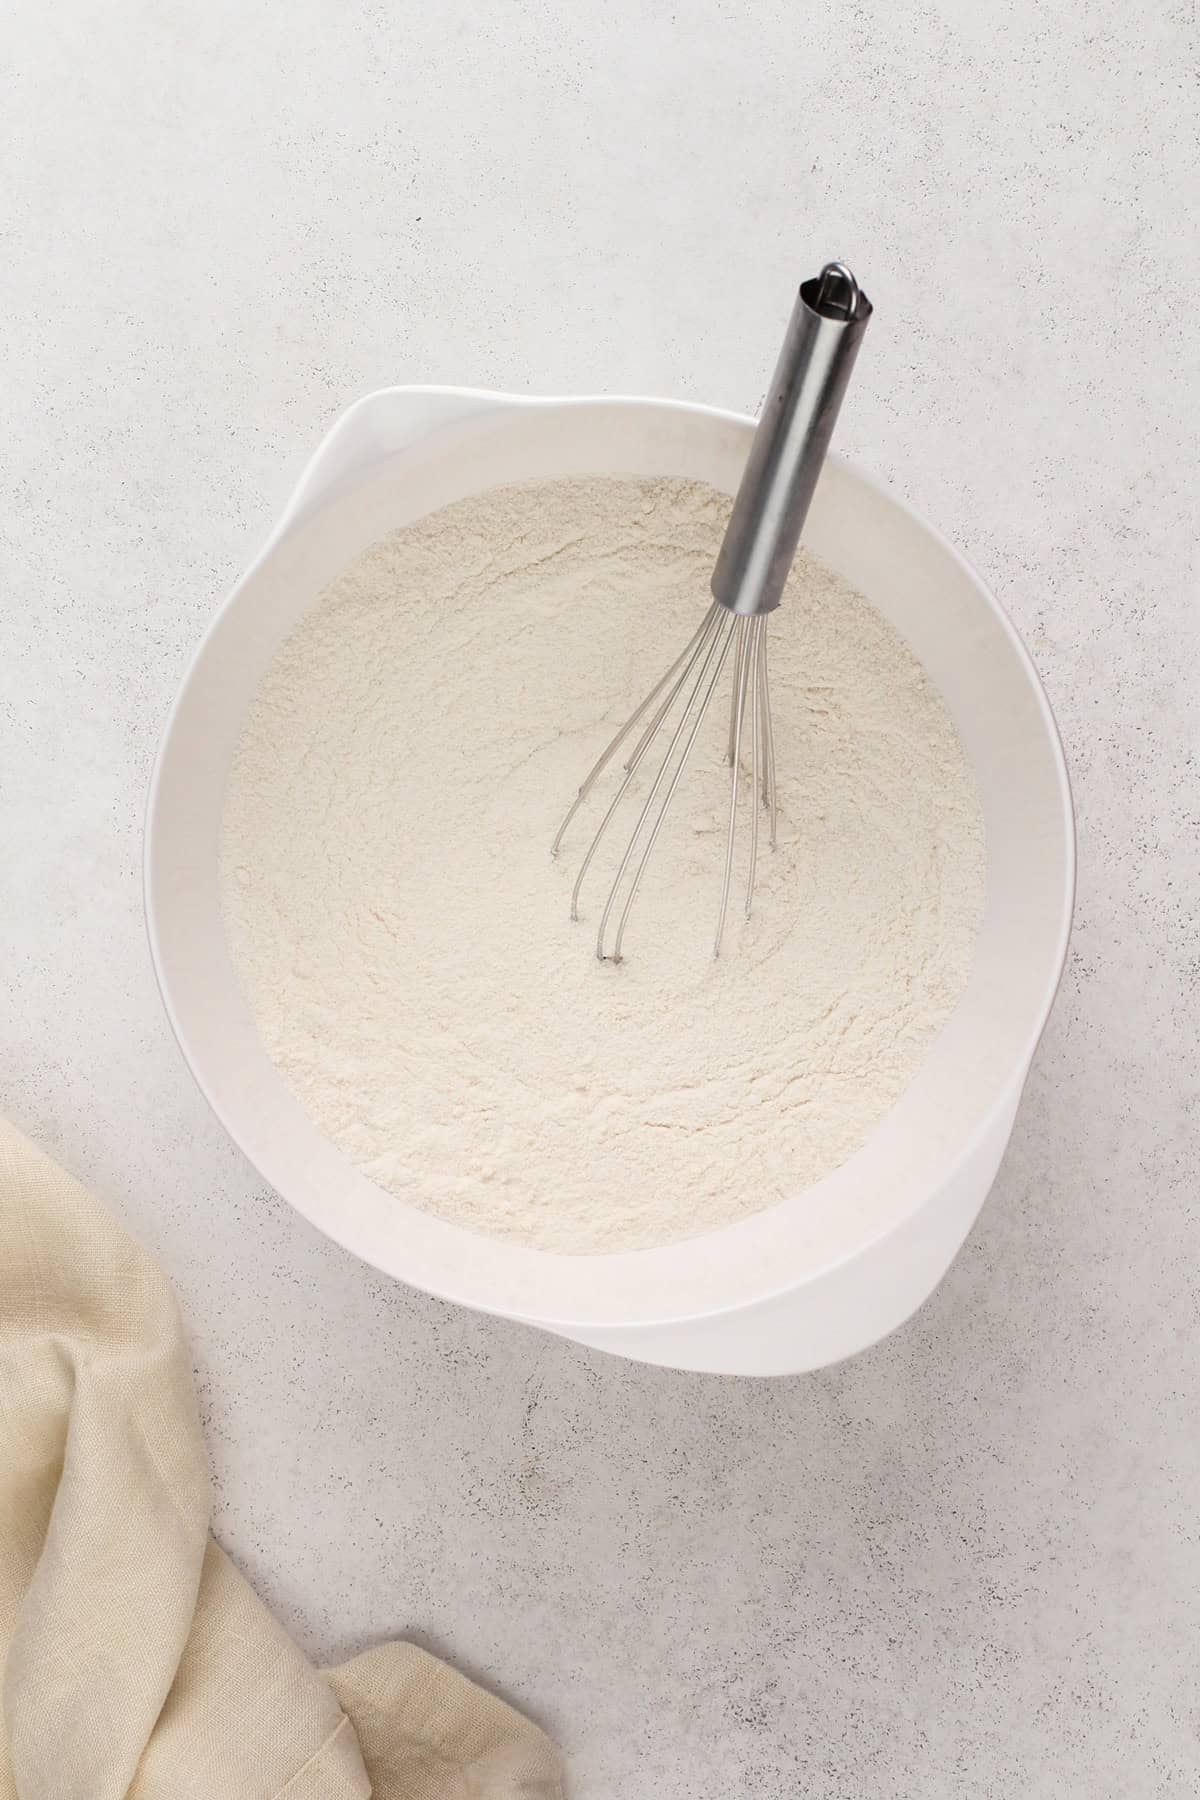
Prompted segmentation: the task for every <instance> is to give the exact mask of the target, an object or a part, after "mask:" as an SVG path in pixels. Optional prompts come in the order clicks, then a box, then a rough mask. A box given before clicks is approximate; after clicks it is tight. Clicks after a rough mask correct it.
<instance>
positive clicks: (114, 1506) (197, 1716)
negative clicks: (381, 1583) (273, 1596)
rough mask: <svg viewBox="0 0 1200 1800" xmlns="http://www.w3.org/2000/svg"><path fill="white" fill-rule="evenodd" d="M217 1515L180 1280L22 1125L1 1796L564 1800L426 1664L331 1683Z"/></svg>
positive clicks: (421, 1658) (332, 1675)
mask: <svg viewBox="0 0 1200 1800" xmlns="http://www.w3.org/2000/svg"><path fill="white" fill-rule="evenodd" d="M208 1515H209V1494H208V1476H207V1471H206V1468H205V1459H204V1449H203V1444H202V1441H201V1437H200V1429H199V1425H198V1423H197V1417H196V1404H195V1397H194V1394H193V1391H192V1382H191V1374H190V1370H189V1366H188V1358H187V1354H186V1350H185V1347H184V1342H183V1337H182V1333H181V1330H180V1323H179V1316H178V1313H177V1311H176V1307H175V1301H174V1297H173V1295H172V1293H171V1290H170V1288H169V1286H168V1284H167V1282H166V1280H165V1278H164V1277H163V1276H162V1275H161V1274H160V1273H159V1272H158V1270H157V1269H155V1268H154V1266H153V1265H152V1264H151V1263H150V1261H149V1260H148V1258H147V1257H145V1256H144V1255H143V1254H142V1252H141V1251H140V1250H139V1249H138V1247H137V1246H136V1245H135V1244H134V1243H132V1242H131V1240H130V1239H129V1238H128V1237H126V1235H125V1234H124V1232H123V1231H122V1230H121V1229H120V1228H119V1227H118V1225H117V1224H116V1223H115V1221H114V1220H113V1219H112V1218H111V1217H110V1216H109V1215H108V1214H107V1213H106V1212H105V1211H104V1210H103V1209H102V1208H101V1207H100V1206H99V1205H98V1204H97V1203H96V1202H95V1201H94V1200H93V1199H92V1198H91V1196H90V1195H89V1194H87V1193H86V1192H85V1191H84V1189H83V1188H81V1187H80V1186H79V1185H78V1184H77V1183H76V1182H74V1181H72V1180H71V1179H70V1177H69V1176H67V1175H65V1174H64V1173H63V1172H62V1170H61V1169H59V1168H57V1167H56V1166H55V1164H54V1163H52V1162H50V1161H49V1160H48V1159H47V1158H46V1157H44V1156H42V1155H41V1154H40V1153H39V1152H38V1151H36V1150H34V1149H33V1148H32V1147H31V1146H30V1145H29V1144H27V1143H26V1142H25V1140H24V1139H23V1138H22V1137H20V1136H19V1135H18V1134H17V1133H16V1132H14V1131H13V1130H12V1129H11V1127H8V1126H5V1125H3V1124H0V1669H2V1670H3V1696H2V1713H0V1718H2V1721H3V1723H2V1726H0V1800H121V1797H123V1796H128V1797H129V1800H283V1797H284V1796H286V1800H343V1797H345V1800H349V1797H350V1796H354V1797H355V1800H359V1797H365V1796H369V1795H373V1796H374V1797H375V1800H517V1797H518V1796H519V1797H520V1800H560V1796H561V1787H560V1785H559V1775H558V1758H557V1754H556V1752H555V1750H554V1748H553V1746H552V1745H551V1744H550V1742H549V1740H548V1739H547V1738H545V1737H544V1736H543V1735H542V1733H541V1732H540V1731H538V1730H537V1729H536V1728H535V1727H534V1726H532V1725H530V1724H529V1723H528V1722H527V1721H526V1720H524V1719H522V1718H521V1717H520V1715H519V1714H517V1713H515V1712H513V1711H512V1709H511V1708H510V1707H508V1706H505V1705H504V1704H503V1703H502V1702H501V1701H499V1700H496V1699H493V1698H492V1696H491V1695H489V1694H486V1693H484V1692H483V1691H482V1690H481V1689H480V1688H477V1687H475V1686H474V1685H473V1684H472V1683H471V1682H469V1681H467V1680H466V1679H465V1678H464V1677H463V1676H461V1675H457V1674H455V1673H454V1671H453V1670H451V1669H448V1668H446V1667H445V1666H444V1665H443V1664H441V1663H439V1662H438V1661H437V1660H436V1659H435V1658H434V1657H432V1656H427V1655H426V1654H425V1652H424V1651H422V1650H417V1649H415V1648H414V1647H413V1646H411V1645H407V1644H388V1645H385V1646H384V1647H382V1648H381V1649H378V1650H370V1651H367V1652H366V1653H365V1654H364V1655H362V1656H357V1657H355V1658H354V1659H353V1660H352V1661H351V1662H348V1663H343V1664H342V1665H341V1667H340V1668H336V1669H327V1670H325V1671H323V1672H320V1671H318V1670H316V1669H314V1668H312V1667H311V1666H310V1665H309V1664H308V1663H307V1662H306V1661H305V1659H304V1658H303V1657H302V1656H301V1655H300V1652H299V1651H298V1650H297V1649H296V1647H295V1645H294V1644H292V1643H291V1641H290V1640H289V1639H288V1638H287V1636H286V1635H285V1634H284V1632H283V1631H282V1630H281V1629H280V1628H279V1626H278V1625H277V1624H276V1623H275V1621H274V1620H273V1619H272V1618H271V1616H270V1614H269V1613H268V1612H267V1611H266V1609H265V1608H264V1607H263V1606H262V1605H261V1603H260V1602H259V1600H258V1599H257V1598H256V1596H255V1595H254V1593H253V1592H252V1590H251V1589H250V1588H249V1587H248V1586H247V1584H246V1582H245V1581H244V1580H243V1579H242V1577H241V1576H240V1575H239V1574H238V1572H237V1570H236V1569H235V1568H234V1567H233V1565H232V1563H230V1562H229V1560H228V1559H227V1558H226V1557H225V1556H224V1555H223V1554H222V1552H221V1551H220V1550H219V1549H218V1548H217V1546H216V1545H215V1544H214V1543H213V1542H212V1540H211V1539H210V1537H209V1535H208Z"/></svg>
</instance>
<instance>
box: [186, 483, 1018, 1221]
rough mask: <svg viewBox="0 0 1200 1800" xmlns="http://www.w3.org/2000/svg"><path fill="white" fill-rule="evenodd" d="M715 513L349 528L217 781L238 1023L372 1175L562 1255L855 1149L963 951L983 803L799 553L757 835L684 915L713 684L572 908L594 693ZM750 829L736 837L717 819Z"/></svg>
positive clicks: (667, 648) (643, 642)
mask: <svg viewBox="0 0 1200 1800" xmlns="http://www.w3.org/2000/svg"><path fill="white" fill-rule="evenodd" d="M728 511H729V502H728V500H727V499H726V498H724V497H723V496H721V495H718V494H717V493H715V492H714V491H713V490H711V489H709V488H707V487H703V486H700V485H698V484H695V483H689V482H676V481H634V480H611V479H600V478H596V479H589V480H574V481H559V482H542V483H530V484H524V485H520V486H513V487H509V488H500V489H496V490H493V491H492V492H490V493H487V494H483V495H481V496H478V497H475V498H473V499H470V500H466V501H462V502H460V503H459V504H457V505H455V506H451V507H448V508H446V509H445V510H444V511H442V512H439V513H436V514H434V515H432V516H430V517H429V518H427V519H425V520H423V521H421V522H420V523H418V524H417V525H415V526H412V527H409V528H408V529H406V530H404V531H400V532H397V533H395V534H393V535H392V536H391V537H389V538H386V539H384V540H383V541H382V542H381V543H378V544H376V545H375V546H374V547H373V548H372V549H370V550H369V551H367V552H366V553H365V554H364V555H363V556H362V557H360V558H359V560H358V561H357V562H356V563H355V564H354V565H353V566H352V567H351V568H350V569H348V570H347V571H346V573H345V574H344V575H342V576H341V577H340V578H339V579H338V580H337V581H336V582H334V583H333V585H332V586H331V587H330V588H329V589H328V591H327V592H326V594H325V595H324V597H323V599H322V600H321V602H320V603H319V605H318V606H317V607H316V608H315V609H314V611H313V612H312V613H311V614H310V615H309V616H308V618H307V619H306V620H305V621H304V623H303V624H302V625H301V626H300V628H299V629H298V630H297V631H296V633H295V634H294V635H293V636H292V637H291V638H290V640H289V641H288V642H287V643H286V644H285V645H284V647H283V649H282V650H281V652H280V653H279V655H278V656H277V658H276V660H275V662H274V663H273V665H272V667H271V669H270V670H269V672H268V674H267V677H266V680H265V681H264V683H263V685H262V688H261V689H260V691H259V694H258V696H257V699H256V702H255V705H254V707H253V710H252V713H251V716H250V719H249V722H248V725H247V728H246V731H245V734H244V737H243V740H242V743H241V746H240V748H239V751H238V753H237V757H236V760H235V764H234V768H233V772H232V776H231V780H230V785H229V791H228V796H227V801H226V812H225V825H224V838H223V850H222V881H223V890H224V897H225V908H226V917H227V923H228V929H229V934H230V940H231V945H232V950H233V955H234V960H235V963H236V966H237V968H238V970H239V973H240V977H241V980H242V982H243V983H244V986H245V989H246V991H247V993H248V995H249V998H250V1001H251V1004H252V1006H253V1009H254V1012H255V1015H256V1018H257V1022H258V1028H259V1031H260V1033H261V1036H262V1040H263V1043H264V1045H265V1047H266V1049H267V1052H268V1054H269V1055H270V1056H271V1057H272V1059H273V1060H274V1062H275V1063H276V1064H277V1065H278V1067H279V1068H280V1070H281V1071H282V1072H283V1074H284V1075H285V1077H286V1079H287V1080H288V1082H289V1083H290V1084H291V1086H292V1088H293V1089H294V1091H295V1092H296V1094H297V1095H298V1096H299V1098H300V1100H301V1101H302V1102H303V1104H304V1106H305V1107H306V1108H307V1110H308V1111H309V1113H310V1114H311V1116H312V1117H313V1118H314V1119H315V1120H316V1121H317V1123H318V1124H319V1125H320V1126H321V1127H322V1129H323V1130H324V1131H325V1132H326V1133H327V1134H328V1136H329V1137H330V1138H332V1139H333V1140H334V1142H335V1143H337V1144H339V1145H340V1146H341V1148H342V1150H343V1151H344V1152H345V1154H346V1155H347V1156H348V1157H349V1158H350V1159H351V1160H352V1161H353V1162H354V1163H355V1164H356V1165H357V1166H358V1168H359V1169H361V1170H362V1171H363V1172H364V1173H365V1174H366V1175H368V1176H370V1177H371V1178H372V1179H373V1180H374V1181H376V1182H377V1183H378V1184H379V1185H380V1186H382V1187H383V1188H385V1189H387V1190H388V1191H389V1192H391V1193H392V1194H394V1195H397V1196H399V1197H400V1198H402V1199H404V1200H407V1201H411V1202H413V1203H414V1204H415V1205H418V1206H422V1207H426V1208H429V1209H430V1210H432V1211H434V1212H436V1213H438V1214H440V1215H441V1216H442V1217H444V1218H447V1219H451V1220H456V1221H458V1222H459V1223H460V1224H462V1225H464V1226H467V1227H469V1228H471V1229H473V1230H477V1231H481V1232H489V1233H494V1234H498V1235H500V1236H503V1237H507V1238H513V1239H516V1240H518V1241H520V1242H522V1243H525V1244H530V1245H538V1246H540V1247H542V1248H546V1249H554V1250H561V1251H570V1252H587V1251H603V1250H614V1249H627V1248H633V1247H637V1246H645V1245H651V1244H661V1243H665V1242H669V1241H670V1240H672V1239H677V1238H680V1237H689V1236H693V1235H695V1234H696V1233H699V1232H704V1231H709V1230H711V1229H713V1228H714V1227H716V1226H719V1225H722V1224H725V1223H727V1222H728V1221H730V1220H733V1219H737V1218H740V1217H742V1216H744V1215H746V1214H748V1213H752V1212H755V1211H757V1210H758V1209H759V1208H761V1207H764V1206H768V1205H770V1204H771V1203H772V1202H773V1201H774V1200H776V1199H778V1198H779V1197H781V1196H782V1195H784V1194H788V1193H794V1192H795V1191H796V1190H797V1189H799V1188H802V1187H804V1186H806V1185H808V1184H810V1183H812V1182H815V1181H817V1180H818V1179H820V1178H821V1177H822V1176H823V1175H826V1174H828V1173H829V1172H830V1171H831V1170H832V1169H834V1168H836V1167H837V1166H838V1165H839V1164H840V1163H842V1162H843V1161H845V1159H846V1158H847V1157H848V1156H850V1155H851V1154H852V1153H853V1152H854V1151H855V1150H856V1149H857V1148H858V1147H859V1145H860V1144H862V1142H863V1140H864V1139H865V1138H866V1137H867V1136H868V1134H869V1133H870V1132H871V1130H872V1129H873V1128H874V1127H875V1126H876V1125H877V1124H878V1123H879V1121H880V1120H881V1119H882V1118H883V1116H884V1115H885V1114H886V1113H887V1111H888V1110H889V1108H890V1107H891V1106H892V1105H893V1103H894V1102H895V1101H896V1099H897V1098H898V1097H899V1095H900V1094H901V1092H902V1091H903V1089H904V1087H905V1086H906V1084H907V1083H908V1081H909V1080H910V1079H911V1077H912V1074H913V1072H914V1070H915V1068H916V1067H917V1064H918V1063H919V1061H920V1060H921V1057H922V1055H923V1054H924V1053H925V1052H926V1051H927V1049H928V1048H929V1045H930V1042H931V1040H932V1038H933V1036H934V1034H935V1033H936V1032H937V1030H938V1028H939V1026H940V1025H941V1024H942V1023H943V1021H944V1020H945V1019H946V1017H947V1015H948V1014H949V1012H950V1011H951V1009H952V1007H953V1006H954V1004H955V1002H956V1000H957V999H958V997H959V995H960V993H961V991H962V988H963V986H964V984H965V981H966V977H967V973H968V969H969V965H970V959H971V952H972V945H973V940H974V937H975V933H976V929H977V926H978V922H979V918H980V913H981V907H982V894H983V848H982V831H981V824H980V816H979V807H978V801H977V798H976V794H975V790H974V785H973V782H972V778H971V775H970V773H969V770H968V768H967V765H966V763H965V760H964V757H963V754H962V751H961V749H960V747H959V744H958V741H957V739H956V737H955V734H954V730H953V728H952V726H951V724H950V721H949V719H948V718H947V716H946V714H945V712H944V710H943V708H942V706H941V703H940V701H939V700H938V698H937V696H936V695H935V694H934V692H933V690H932V689H931V687H930V685H929V683H928V682H927V680H926V678H925V676H924V674H923V673H922V671H921V669H920V667H919V665H918V664H917V663H916V661H915V660H914V658H913V656H912V655H911V653H910V652H909V651H908V649H907V648H906V647H905V645H904V644H903V643H902V641H901V640H900V638H899V637H898V636H897V635H896V634H895V632H894V631H893V630H892V629H891V628H890V626H888V625H887V624H886V623H885V622H884V620H883V619H882V618H881V617H880V615H879V614H878V613H877V612H876V611H875V610H874V609H873V608H872V607H871V606H870V605H868V604H867V602H866V601H865V600H863V599H862V598H860V597H859V596H858V595H856V594H855V593H854V592H853V591H852V590H851V589H850V588H849V587H848V586H847V585H846V584H845V583H844V582H843V581H842V580H840V579H839V578H838V577H836V576H834V575H832V574H830V573H829V572H828V571H826V570H824V569H823V568H821V567H820V566H818V565H817V564H816V563H814V562H812V561H811V560H808V559H807V558H805V557H803V556H802V557H801V558H800V560H799V562H798V564H797V567H796V569H795V570H794V572H793V575H792V579H791V582H790V584H789V587H788V590H787V592H786V593H785V595H784V600H783V605H782V607H781V609H780V610H779V611H778V612H776V613H774V614H773V615H772V617H771V621H770V626H769V632H770V637H769V643H770V657H771V694H772V705H773V711H774V721H775V740H776V751H777V758H778V793H779V847H778V849H777V850H776V851H775V852H774V853H773V854H772V853H771V852H769V851H768V850H767V849H766V848H765V837H764V841H763V844H762V845H761V846H760V853H759V873H758V882H757V887H756V890H755V901H754V911H753V915H752V917H751V918H750V920H749V921H745V920H744V919H743V917H742V908H741V906H740V905H736V904H735V905H733V906H731V908H730V913H729V923H728V926H727V929H726V936H725V942H724V947H723V953H722V957H721V960H720V961H719V962H714V961H713V959H712V934H713V926H714V920H715V914H716V907H717V902H718V896H719V886H720V877H721V868H722V862H723V856H724V830H725V823H726V804H727V795H728V773H727V771H726V769H725V768H724V766H723V762H722V756H723V751H724V732H725V729H726V720H727V711H726V716H725V718H722V717H720V716H719V715H720V711H721V709H719V708H714V709H713V713H712V715H711V717H710V719H709V721H708V722H707V724H708V726H711V729H710V730H709V729H707V728H706V735H705V736H702V738H701V740H700V741H699V743H698V744H697V746H696V752H695V754H694V756H693V759H692V762H691V764H690V765H689V769H688V773H687V775H686V777H685V780H684V782H683V783H682V784H681V786H680V788H679V790H678V792H677V794H676V797H675V802H674V805H673V809H672V812H671V814H670V817H669V821H668V825H667V827H666V829H665V830H664V832H663V834H662V836H661V838H660V840H659V844H658V846H657V848H656V852H655V857H654V860H653V862H652V863H651V865H650V867H649V870H648V872H647V875H646V879H645V882H644V885H643V888H642V891H641V895H640V897H639V900H638V903H637V906H636V908H635V909H634V912H633V914H632V918H631V923H630V927H629V932H628V936H627V939H626V944H625V951H626V961H625V962H624V963H623V964H622V965H621V966H619V967H616V966H613V965H611V964H601V963H598V962H597V961H596V958H595V956H594V953H593V946H594V939H595V931H596V924H597V919H598V913H599V909H600V907H601V905H602V904H603V900H604V896H605V894H606V892H607V882H606V881H605V879H604V869H605V868H608V869H609V871H610V874H609V879H611V869H612V866H613V861H614V859H615V858H616V857H618V856H619V854H620V850H621V848H622V847H623V843H624V838H623V837H622V835H621V834H620V833H619V832H618V833H615V834H613V836H612V841H611V843H610V844H609V846H608V860H607V862H605V861H604V859H603V858H598V859H597V864H598V865H599V866H597V867H596V868H595V869H594V871H593V873H592V875H591V876H590V877H589V881H588V884H587V886H586V887H585V889H584V893H583V897H582V909H581V911H582V917H581V920H580V922H579V923H577V924H572V923H571V922H570V919H569V916H568V915H569V901H570V891H571V887H572V884H573V882H574V878H575V874H576V872H577V869H578V866H579V862H580V859H581V858H582V855H583V852H584V850H585V849H586V847H587V844H588V842H589V840H590V837H591V834H592V831H593V830H594V829H595V826H596V825H597V824H598V822H599V817H600V812H601V811H602V809H603V807H604V806H606V805H607V801H608V798H609V796H610V794H611V791H612V789H611V787H605V788H604V789H603V790H602V791H601V792H599V793H598V794H597V796H596V797H595V800H594V802H593V804H592V805H591V806H590V807H589V808H588V809H587V810H585V812H584V813H583V814H582V815H581V816H580V818H579V820H577V822H576V827H575V828H574V830H573V832H572V835H571V836H570V837H569V839H568V840H567V842H566V843H565V844H564V847H563V851H562V854H561V857H560V859H559V860H558V861H557V862H552V861H551V859H550V855H549V845H550V843H551V840H552V838H553V836H554V833H555V830H556V829H557V826H558V823H559V821H560V818H561V815H562V813H563V812H564V811H565V809H566V807H567V805H568V803H569V802H570V800H571V799H572V797H573V796H574V793H575V790H576V788H577V787H578V785H579V782H580V780H581V779H582V777H583V775H584V774H585V773H586V771H587V770H588V768H589V767H590V766H591V764H592V762H593V761H594V759H595V757H596V756H597V755H598V754H599V751H600V750H601V749H602V748H603V746H604V744H605V743H606V741H607V740H608V738H609V737H610V736H611V734H612V732H613V731H614V729H615V728H616V726H617V725H618V724H619V723H621V722H622V720H623V719H624V718H625V716H626V715H627V714H628V713H629V712H630V711H631V710H632V707H633V705H634V704H635V703H636V702H637V701H638V700H640V699H641V697H642V695H643V694H644V693H645V691H646V690H647V688H648V687H649V686H650V684H651V683H652V682H653V681H654V680H655V679H656V678H657V676H658V675H659V674H660V673H661V671H662V670H663V669H664V668H665V667H666V666H667V664H668V663H669V662H670V661H672V660H673V658H674V657H675V656H676V654H677V653H678V651H679V649H680V648H681V646H682V645H683V643H684V642H685V641H686V640H687V638H688V637H689V636H690V635H691V633H692V631H693V630H694V629H695V626H696V624H697V623H698V621H699V616H700V613H701V612H702V610H703V609H704V607H705V606H706V605H707V603H708V598H709V595H708V578H709V574H710V572H711V569H712V563H713V559H714V557H715V555H716V551H717V546H718V544H719V542H720V538H721V533H722V530H723V528H724V524H725V521H726V518H727V516H728ZM743 854H744V847H743Z"/></svg>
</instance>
